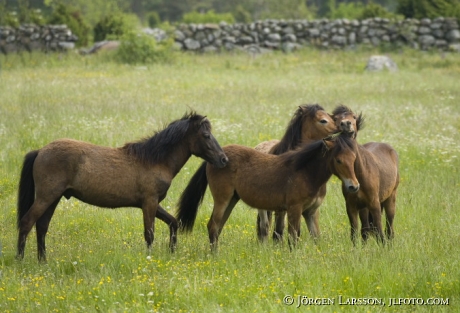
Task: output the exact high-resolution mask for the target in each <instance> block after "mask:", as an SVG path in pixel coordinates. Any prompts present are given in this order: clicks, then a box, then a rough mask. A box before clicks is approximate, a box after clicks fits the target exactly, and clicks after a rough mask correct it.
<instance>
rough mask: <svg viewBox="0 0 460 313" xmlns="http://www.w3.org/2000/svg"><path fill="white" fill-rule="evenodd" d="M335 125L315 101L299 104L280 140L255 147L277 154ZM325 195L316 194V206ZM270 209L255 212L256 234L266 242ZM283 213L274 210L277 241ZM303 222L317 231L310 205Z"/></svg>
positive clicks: (331, 130)
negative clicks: (317, 195) (256, 213)
mask: <svg viewBox="0 0 460 313" xmlns="http://www.w3.org/2000/svg"><path fill="white" fill-rule="evenodd" d="M337 130H338V128H337V127H336V124H334V120H333V119H332V116H331V115H329V114H328V113H327V112H326V111H325V110H324V108H323V107H322V106H320V105H318V104H308V105H301V106H299V108H298V109H297V110H296V111H295V112H294V115H293V117H292V119H291V121H290V122H289V125H288V127H287V128H286V132H285V134H284V136H283V138H282V139H281V140H270V141H265V142H262V143H260V144H258V145H257V146H256V147H255V149H256V150H258V151H261V152H265V153H269V154H275V155H280V154H282V153H285V152H287V151H290V150H294V149H296V148H298V147H299V146H301V145H303V144H308V143H312V142H314V141H316V140H319V139H321V138H324V137H327V136H329V135H331V134H333V133H335V132H337ZM325 195H326V189H325V188H324V195H323V196H322V197H320V196H319V197H318V198H319V199H318V201H317V204H318V206H319V205H320V204H321V202H322V198H324V196H325ZM271 216H272V214H271V212H269V211H264V210H259V211H258V215H257V225H256V228H257V236H258V238H259V240H260V241H266V240H267V237H268V231H269V227H270V224H271ZM285 216H286V212H283V211H277V212H275V229H274V232H273V238H274V239H275V240H278V239H280V238H281V237H282V234H283V232H284V219H285ZM304 218H305V221H306V223H307V225H308V228H309V230H310V232H311V233H313V234H317V233H319V224H318V218H319V212H318V211H317V210H316V209H313V208H311V209H310V210H309V211H307V212H305V214H304Z"/></svg>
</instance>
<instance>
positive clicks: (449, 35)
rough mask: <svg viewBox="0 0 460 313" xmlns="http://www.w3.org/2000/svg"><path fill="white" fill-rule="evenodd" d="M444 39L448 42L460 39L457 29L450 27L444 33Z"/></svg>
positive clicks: (459, 32)
mask: <svg viewBox="0 0 460 313" xmlns="http://www.w3.org/2000/svg"><path fill="white" fill-rule="evenodd" d="M446 39H447V40H448V41H449V42H450V43H457V42H459V41H460V31H459V30H458V29H452V30H450V31H449V32H448V33H447V34H446Z"/></svg>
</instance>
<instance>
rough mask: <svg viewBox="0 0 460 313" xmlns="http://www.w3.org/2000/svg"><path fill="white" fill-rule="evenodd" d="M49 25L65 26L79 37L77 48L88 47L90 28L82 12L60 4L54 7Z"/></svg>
mask: <svg viewBox="0 0 460 313" xmlns="http://www.w3.org/2000/svg"><path fill="white" fill-rule="evenodd" d="M48 24H55V25H59V24H65V25H67V27H69V29H70V30H71V31H72V33H73V34H74V35H76V36H77V37H78V41H77V46H86V45H87V44H88V40H89V38H88V35H89V26H88V25H87V24H86V23H85V22H84V21H83V18H82V16H81V12H80V11H78V10H76V9H74V8H72V7H71V6H66V5H64V4H63V3H58V4H57V5H56V6H55V7H53V12H52V13H51V16H50V17H49V19H48Z"/></svg>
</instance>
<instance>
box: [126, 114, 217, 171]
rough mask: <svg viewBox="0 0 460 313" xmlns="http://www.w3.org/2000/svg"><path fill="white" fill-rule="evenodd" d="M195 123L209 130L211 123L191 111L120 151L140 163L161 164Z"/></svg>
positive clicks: (127, 144) (129, 143) (130, 143)
mask: <svg viewBox="0 0 460 313" xmlns="http://www.w3.org/2000/svg"><path fill="white" fill-rule="evenodd" d="M196 122H200V123H201V127H204V128H205V129H207V130H211V123H210V122H209V121H208V120H207V119H205V116H202V115H199V114H197V113H196V112H194V111H192V112H189V113H185V114H184V116H183V117H182V118H181V119H178V120H176V121H173V122H171V123H170V124H169V125H167V126H166V127H164V128H163V129H162V130H160V131H157V132H155V134H154V135H153V136H152V137H148V138H144V139H141V140H139V141H137V142H128V143H126V144H125V145H124V146H123V148H122V149H124V150H125V151H126V153H127V154H128V155H132V156H135V157H136V158H137V159H138V160H139V161H140V162H141V163H146V164H155V163H159V162H162V161H164V160H165V159H166V158H167V157H168V156H169V155H170V153H171V151H172V149H173V148H174V147H175V146H176V145H177V144H178V143H179V142H180V141H181V140H182V139H183V138H184V137H185V135H186V134H187V131H188V130H189V128H190V125H193V124H195V123H196Z"/></svg>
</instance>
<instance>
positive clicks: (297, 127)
mask: <svg viewBox="0 0 460 313" xmlns="http://www.w3.org/2000/svg"><path fill="white" fill-rule="evenodd" d="M319 110H322V111H324V108H323V107H322V106H320V105H319V104H308V105H307V104H304V105H301V106H299V108H298V109H297V110H296V111H295V112H294V115H293V116H292V119H291V121H290V122H289V125H288V127H287V129H286V133H285V134H284V136H283V138H281V140H280V142H279V143H277V144H276V145H275V146H274V147H273V149H272V152H271V153H272V154H276V155H279V154H283V153H285V152H287V151H289V150H294V149H295V148H297V146H298V145H299V144H300V143H301V139H302V138H301V136H302V123H303V118H304V117H305V116H308V117H309V118H314V117H315V114H316V112H317V111H319Z"/></svg>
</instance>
